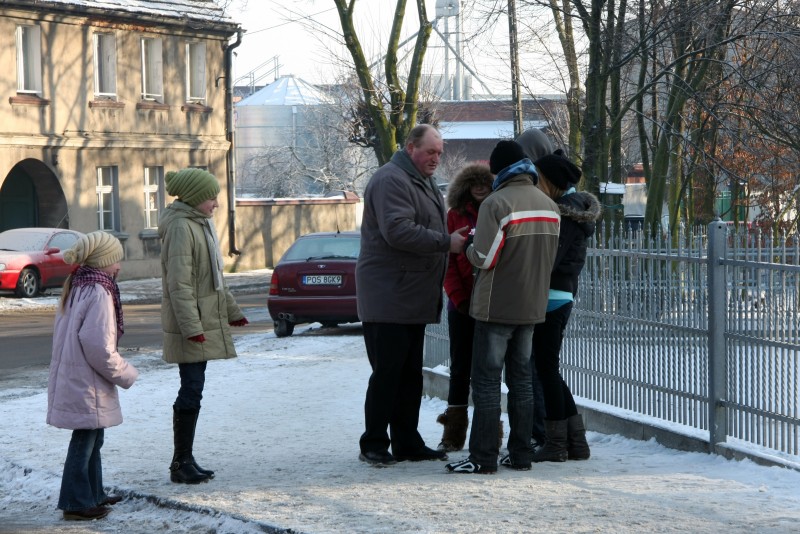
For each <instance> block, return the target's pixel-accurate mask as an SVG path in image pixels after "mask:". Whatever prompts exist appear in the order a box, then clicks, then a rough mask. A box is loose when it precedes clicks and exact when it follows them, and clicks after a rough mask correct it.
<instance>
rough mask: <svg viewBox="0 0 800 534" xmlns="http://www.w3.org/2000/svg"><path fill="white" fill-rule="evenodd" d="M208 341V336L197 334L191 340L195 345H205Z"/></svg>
mask: <svg viewBox="0 0 800 534" xmlns="http://www.w3.org/2000/svg"><path fill="white" fill-rule="evenodd" d="M205 340H206V336H204V335H203V334H197V335H196V336H192V337H190V338H189V341H194V342H195V343H204V342H205Z"/></svg>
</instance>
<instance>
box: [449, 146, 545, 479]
mask: <svg viewBox="0 0 800 534" xmlns="http://www.w3.org/2000/svg"><path fill="white" fill-rule="evenodd" d="M489 168H490V170H491V171H492V173H493V174H496V177H495V179H494V182H493V183H492V194H491V195H489V196H488V197H487V198H486V200H484V201H483V203H481V205H480V208H479V209H478V222H477V225H476V226H475V236H474V239H473V242H472V243H471V244H469V245H468V246H467V247H466V252H465V253H466V256H467V258H468V259H469V262H470V263H471V264H472V265H473V266H474V267H476V268H477V276H476V278H475V286H474V289H473V291H472V300H471V302H470V307H469V314H470V316H471V317H472V318H473V319H475V336H474V340H473V352H472V373H471V385H472V402H473V405H474V410H473V419H472V429H471V430H470V435H469V457H467V458H466V459H464V460H461V461H457V462H452V463H450V464H447V469H448V471H450V472H451V473H476V474H489V473H496V472H497V457H498V456H499V453H500V450H499V449H500V447H499V446H498V439H497V438H498V425H497V421H498V419H499V418H500V386H501V378H502V373H503V367H505V369H506V385H507V386H508V420H509V427H510V428H509V438H508V460H507V461H505V462H504V463H503V462H501V463H503V465H506V466H508V467H510V468H512V469H518V470H526V469H530V468H531V456H532V454H531V453H532V451H531V449H530V439H531V427H532V424H533V392H532V388H531V364H530V360H531V344H532V338H533V328H534V325H535V324H536V323H539V322H542V321H544V317H545V308H546V305H547V287H548V286H549V283H550V271H551V270H552V267H553V261H554V260H555V256H556V250H557V248H558V227H559V216H558V211H557V210H558V208H557V206H556V205H555V203H554V202H553V201H552V200H550V199H549V198H547V196H546V195H545V194H544V193H542V191H540V190H539V189H537V188H536V187H535V186H534V185H533V183H532V182H534V181H536V176H537V173H536V168H535V167H534V166H533V163H531V160H530V159H528V158H526V157H525V153H524V152H523V150H522V147H521V146H520V145H519V144H518V143H516V142H514V141H500V142H499V143H497V146H496V147H495V149H494V150H493V151H492V154H491V156H490V157H489ZM504 460H505V459H504Z"/></svg>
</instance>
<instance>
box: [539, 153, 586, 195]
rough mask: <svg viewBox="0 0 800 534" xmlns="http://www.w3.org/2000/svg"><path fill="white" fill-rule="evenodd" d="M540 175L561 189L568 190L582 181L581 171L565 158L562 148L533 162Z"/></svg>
mask: <svg viewBox="0 0 800 534" xmlns="http://www.w3.org/2000/svg"><path fill="white" fill-rule="evenodd" d="M533 164H534V165H536V168H537V169H539V172H540V174H543V175H544V177H545V178H546V179H547V181H548V182H550V183H551V184H553V185H554V186H556V187H557V188H559V189H563V190H565V191H566V190H567V189H569V188H570V187H572V186H573V185H575V184H577V183H578V182H579V181H580V179H581V174H582V173H581V169H580V168H579V167H578V166H577V165H575V164H574V163H572V162H571V161H570V160H568V159H567V158H566V156H564V151H563V150H561V149H560V148H559V149H558V150H556V151H555V152H553V153H552V154H548V155H547V156H544V157H542V158H539V159H537V160H536V161H534V162H533Z"/></svg>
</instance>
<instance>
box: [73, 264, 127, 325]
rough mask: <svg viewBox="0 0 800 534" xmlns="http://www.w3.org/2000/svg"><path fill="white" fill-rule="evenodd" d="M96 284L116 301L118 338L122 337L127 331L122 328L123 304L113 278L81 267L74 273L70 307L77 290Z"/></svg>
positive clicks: (97, 270)
mask: <svg viewBox="0 0 800 534" xmlns="http://www.w3.org/2000/svg"><path fill="white" fill-rule="evenodd" d="M95 284H97V285H100V286H101V287H102V288H103V289H105V290H106V293H108V294H109V295H111V297H112V298H113V299H114V312H115V313H116V315H117V331H118V332H119V334H118V335H117V337H120V336H122V334H124V333H125V330H124V329H123V328H122V302H121V300H120V298H119V286H118V285H117V282H115V281H114V279H113V278H111V276H109V275H108V274H106V273H104V272H103V271H101V270H100V269H95V268H94V267H88V266H86V265H81V266H80V267H78V268H77V269H76V270H75V272H74V273H72V289H73V292H72V295H71V296H70V306H72V302H73V300H74V299H75V290H76V289H77V290H78V292H81V291H83V290H84V289H86V288H87V287H92V286H93V285H95Z"/></svg>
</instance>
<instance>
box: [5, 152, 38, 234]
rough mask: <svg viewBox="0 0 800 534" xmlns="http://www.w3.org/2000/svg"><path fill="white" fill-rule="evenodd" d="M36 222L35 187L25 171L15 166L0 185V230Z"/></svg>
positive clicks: (31, 224) (21, 226)
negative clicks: (0, 185)
mask: <svg viewBox="0 0 800 534" xmlns="http://www.w3.org/2000/svg"><path fill="white" fill-rule="evenodd" d="M38 223H39V213H38V210H37V202H36V187H34V185H33V181H32V180H31V179H30V177H29V176H28V175H27V173H25V172H23V171H21V170H20V169H19V168H16V167H15V168H14V169H12V170H11V172H10V173H9V174H8V176H6V179H5V181H4V182H3V186H2V187H0V232H2V231H4V230H10V229H12V228H25V227H28V226H36V225H37V224H38Z"/></svg>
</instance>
